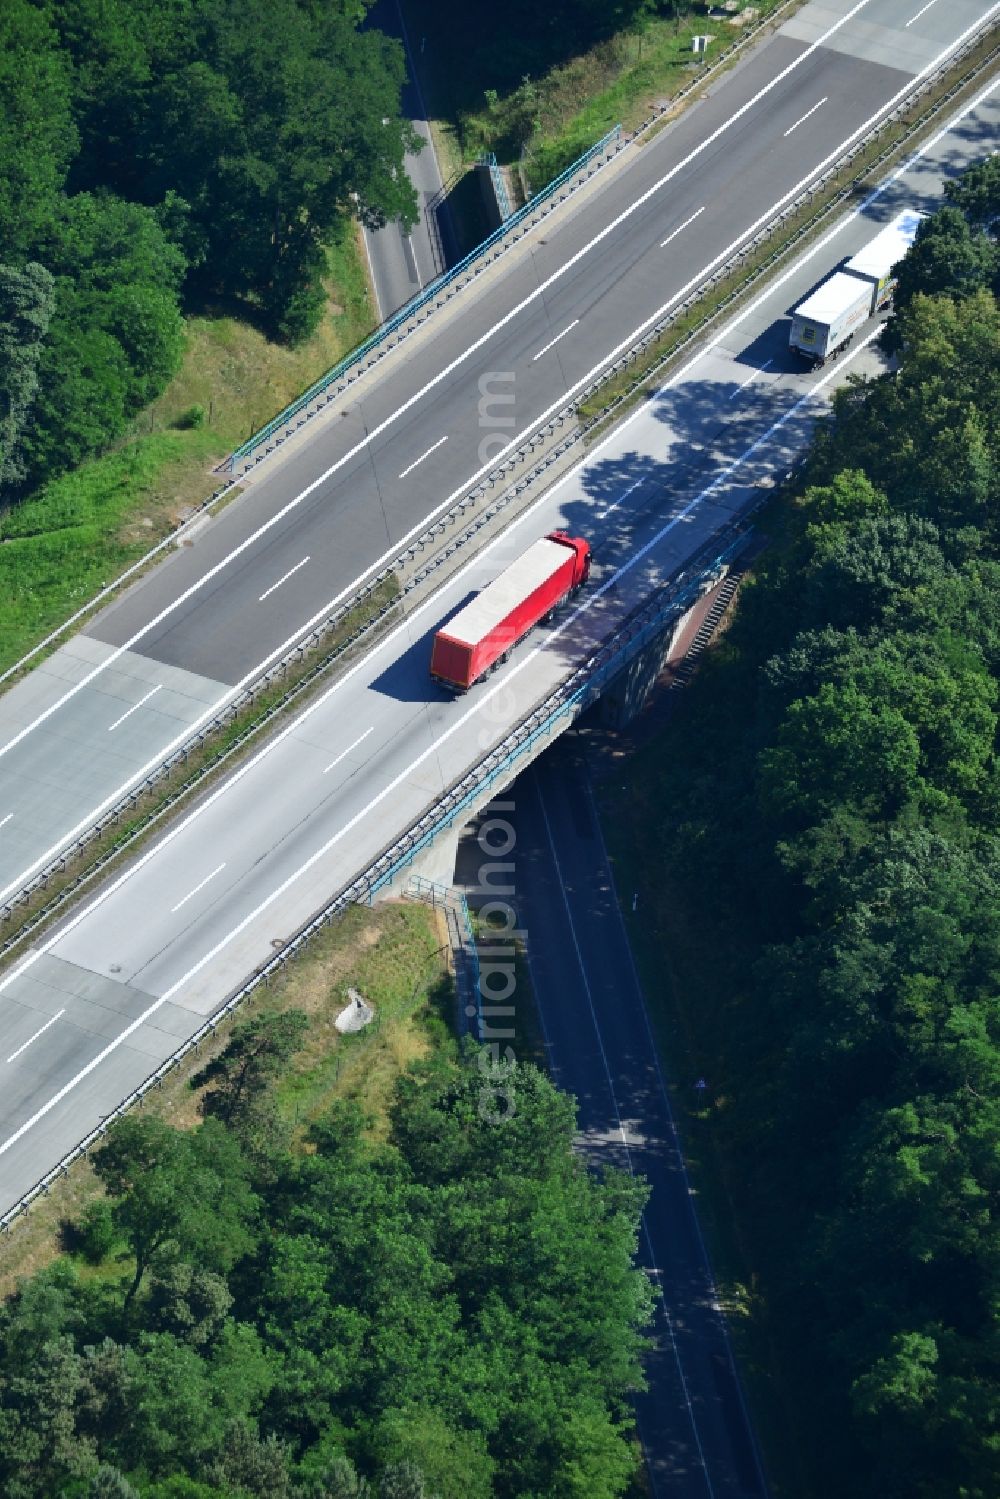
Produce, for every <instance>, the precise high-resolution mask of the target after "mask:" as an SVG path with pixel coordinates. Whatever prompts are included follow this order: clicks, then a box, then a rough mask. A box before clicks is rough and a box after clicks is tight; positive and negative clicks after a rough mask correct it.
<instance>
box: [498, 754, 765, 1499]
mask: <svg viewBox="0 0 1000 1499" xmlns="http://www.w3.org/2000/svg"><path fill="white" fill-rule="evenodd" d="M583 745H584V741H583V739H582V738H581V736H580V735H579V734H578V733H577V732H575V731H572V732H570V733H569V734H566V735H564V736H563V737H562V738H561V739H560V740H558V741H557V742H556V744H555V745H553V747H552V749H551V750H549V751H548V752H547V753H546V754H545V755H544V756H543V757H542V758H541V759H540V760H538V761H536V763H535V764H534V765H533V766H532V767H531V769H530V770H528V771H527V772H526V773H525V774H524V775H523V776H521V777H520V778H519V779H518V781H516V782H515V784H514V786H513V787H512V788H511V790H510V791H509V792H508V793H507V794H506V796H505V802H506V803H507V804H513V808H514V810H513V812H509V813H507V814H505V815H507V816H508V817H509V818H510V820H511V822H512V823H513V824H514V827H515V830H516V835H517V836H516V843H515V845H514V848H513V850H512V851H511V853H510V855H509V856H508V857H509V858H511V859H512V860H513V862H514V873H513V876H512V881H513V883H514V886H515V896H514V902H515V904H516V907H517V912H518V921H519V925H520V926H521V927H522V928H524V929H525V930H526V932H527V949H528V956H529V962H530V972H531V979H532V984H533V987H534V991H535V999H536V1002H537V1005H538V1009H539V1012H540V1015H541V1020H542V1025H543V1030H544V1033H545V1040H546V1046H547V1050H548V1054H549V1062H550V1066H551V1069H552V1072H553V1076H554V1077H555V1080H556V1082H557V1083H558V1084H559V1086H560V1087H561V1088H564V1089H566V1090H567V1091H568V1092H570V1093H572V1094H574V1095H575V1096H576V1099H577V1104H578V1111H579V1125H580V1132H581V1146H582V1149H583V1151H584V1152H585V1154H586V1156H587V1157H588V1159H589V1160H590V1161H591V1162H592V1164H594V1165H595V1166H601V1165H608V1164H613V1165H615V1166H617V1167H619V1168H620V1169H622V1170H625V1171H628V1172H631V1173H634V1174H636V1175H641V1176H643V1177H645V1178H646V1180H647V1182H648V1183H649V1185H650V1187H651V1189H652V1190H651V1195H650V1199H649V1203H648V1205H647V1208H646V1211H645V1214H644V1218H643V1225H642V1233H641V1237H640V1243H639V1260H640V1263H641V1264H642V1265H643V1266H644V1267H645V1269H646V1270H647V1272H648V1273H649V1275H650V1276H651V1277H652V1279H653V1281H654V1283H655V1284H656V1285H657V1286H658V1287H659V1289H660V1291H661V1292H662V1301H661V1303H660V1305H659V1308H658V1311H657V1315H656V1319H655V1322H654V1326H653V1329H652V1331H653V1336H654V1339H655V1346H654V1348H653V1350H652V1352H651V1353H650V1354H649V1355H648V1357H647V1359H646V1361H645V1370H646V1377H647V1380H648V1385H649V1389H648V1391H647V1393H645V1394H644V1395H641V1396H640V1397H639V1398H638V1400H637V1402H636V1414H637V1418H638V1425H639V1431H640V1435H641V1438H642V1445H643V1449H644V1452H645V1456H646V1463H647V1469H648V1472H649V1478H650V1484H651V1487H652V1489H653V1493H654V1495H655V1496H656V1499H712V1496H714V1499H744V1496H753V1495H758V1496H763V1495H765V1494H766V1492H767V1487H766V1481H765V1478H764V1473H763V1467H762V1463H761V1460H760V1456H759V1453H758V1450H757V1445H756V1441H755V1438H754V1434H753V1429H752V1426H751V1423H750V1417H749V1413H748V1410H747V1407H746V1404H745V1400H744V1395H743V1391H742V1387H741V1384H740V1381H739V1377H738V1373H737V1370H736V1366H735V1363H734V1360H733V1355H732V1350H731V1347H730V1342H729V1335H728V1331H727V1328H726V1323H725V1319H724V1317H723V1315H722V1313H721V1311H720V1309H719V1306H718V1300H717V1296H716V1289H715V1284H714V1281H713V1277H712V1271H711V1266H710V1264H709V1260H708V1255H707V1253H706V1249H705V1244H704V1241H703V1239H702V1235H701V1230H700V1228H699V1225H698V1219H697V1214H696V1211H695V1199H694V1197H693V1196H692V1192H691V1186H690V1181H689V1178H688V1175H687V1171H686V1167H685V1163H684V1154H683V1149H682V1144H681V1141H680V1139H679V1137H678V1134H677V1130H676V1128H675V1125H674V1119H673V1115H672V1113H671V1108H670V1100H669V1097H668V1095H667V1090H666V1086H665V1083H664V1078H663V1074H662V1072H661V1070H660V1065H659V1061H658V1058H657V1052H656V1046H655V1042H654V1040H653V1035H652V1031H651V1028H650V1023H649V1018H648V1015H647V1012H646V1006H645V1001H644V998H643V994H642V990H641V988H640V985H639V980H638V977H637V974H636V971H635V967H634V964H633V961H632V954H631V950H630V948H629V944H628V938H627V935H626V931H625V927H624V923H623V921H622V916H621V911H620V909H619V905H618V899H617V897H616V892H615V887H614V880H613V876H612V872H611V867H610V864H609V862H608V856H607V852H606V849H605V846H604V840H603V837H602V834H601V829H600V825H599V823H598V819H597V816H596V810H595V806H594V800H593V795H592V792H591V787H590V780H589V772H588V767H587V762H586V758H585V754H584V749H583ZM623 896H624V898H625V899H628V898H629V896H628V893H627V892H623ZM514 1045H515V1048H516V1042H515V1043H514Z"/></svg>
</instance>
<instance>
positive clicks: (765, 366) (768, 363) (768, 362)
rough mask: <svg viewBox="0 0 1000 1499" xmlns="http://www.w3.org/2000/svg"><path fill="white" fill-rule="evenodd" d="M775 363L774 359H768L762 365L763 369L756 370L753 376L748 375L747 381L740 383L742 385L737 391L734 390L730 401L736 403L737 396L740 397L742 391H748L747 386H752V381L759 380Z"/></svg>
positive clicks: (738, 386)
mask: <svg viewBox="0 0 1000 1499" xmlns="http://www.w3.org/2000/svg"><path fill="white" fill-rule="evenodd" d="M773 363H774V360H773V359H766V360H765V361H764V363H763V364H762V365H761V367H760V369H757V370H754V372H753V374H752V375H748V376H747V377H746V379H745V380H743V381H741V383H740V384H739V385H737V387H736V389H735V390H734V391H733V393H732V395H731V396H730V397H729V399H730V400H731V401H735V400H736V397H737V396H738V395H739V393H740V391H741V390H746V388H747V386H748V385H749V384H750V382H751V381H752V380H756V378H757V376H758V375H762V374H763V373H764V371H765V370H766V369H768V368H770V366H771V365H772V364H773Z"/></svg>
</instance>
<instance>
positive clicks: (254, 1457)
mask: <svg viewBox="0 0 1000 1499" xmlns="http://www.w3.org/2000/svg"><path fill="white" fill-rule="evenodd" d="M288 1458H289V1448H288V1447H286V1446H285V1445H284V1444H283V1443H282V1442H279V1441H277V1439H276V1438H275V1437H274V1436H269V1437H267V1438H265V1439H263V1440H262V1439H261V1437H260V1436H259V1435H258V1434H257V1432H256V1431H255V1430H254V1429H253V1427H251V1426H250V1425H248V1424H247V1422H246V1421H239V1420H237V1421H231V1422H230V1423H229V1425H228V1426H227V1428H226V1434H225V1438H224V1440H223V1444H222V1451H221V1452H220V1454H219V1455H218V1457H217V1458H216V1459H215V1460H214V1462H213V1463H212V1464H211V1465H210V1467H209V1469H208V1473H209V1477H210V1479H211V1481H212V1482H213V1483H215V1484H217V1485H218V1486H219V1487H220V1488H225V1487H228V1488H230V1489H237V1490H239V1491H240V1493H241V1494H242V1493H245V1494H255V1495H258V1496H259V1499H272V1496H273V1499H287V1496H288V1495H289V1494H290V1493H291V1480H290V1478H289V1473H288Z"/></svg>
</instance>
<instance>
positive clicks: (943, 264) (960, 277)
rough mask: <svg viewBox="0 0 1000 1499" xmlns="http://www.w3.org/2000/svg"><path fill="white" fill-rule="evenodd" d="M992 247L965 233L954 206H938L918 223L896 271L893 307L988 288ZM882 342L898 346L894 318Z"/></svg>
mask: <svg viewBox="0 0 1000 1499" xmlns="http://www.w3.org/2000/svg"><path fill="white" fill-rule="evenodd" d="M998 264H1000V261H998V257H997V251H996V247H995V245H993V243H992V242H991V241H990V239H989V238H988V237H987V236H986V235H985V234H982V233H975V232H974V231H973V230H972V229H970V227H969V224H968V221H967V219H966V217H965V215H964V214H963V213H962V211H961V210H960V209H959V208H951V207H948V208H942V209H940V210H939V211H938V212H937V213H935V214H932V215H931V216H930V217H929V218H926V219H923V220H922V221H921V223H920V224H919V226H918V228H917V234H916V239H915V240H914V243H913V245H912V247H911V248H910V250H909V251H908V252H907V254H906V257H905V258H904V259H903V260H902V261H901V262H900V265H899V267H898V269H897V278H898V279H897V284H896V291H895V294H894V296H895V304H896V307H897V309H898V310H899V311H903V310H904V309H905V308H907V307H908V306H909V305H910V303H911V302H912V301H913V299H914V297H915V296H916V295H917V294H918V293H920V294H922V295H924V296H938V295H940V294H941V293H944V294H946V295H947V296H951V297H963V296H968V295H969V293H971V292H974V291H978V290H979V289H981V288H983V287H988V286H990V285H991V284H992V281H993V278H994V276H995V275H996V274H997V268H998ZM886 332H887V335H888V336H887V338H886V343H887V344H888V346H889V347H892V348H896V349H898V348H900V347H902V339H903V338H904V337H905V329H904V325H903V324H902V323H901V322H900V320H899V319H898V318H895V319H892V320H891V321H890V322H889V323H888V324H887V325H886Z"/></svg>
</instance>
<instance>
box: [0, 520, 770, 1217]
mask: <svg viewBox="0 0 1000 1499" xmlns="http://www.w3.org/2000/svg"><path fill="white" fill-rule="evenodd" d="M730 530H732V531H734V532H736V533H737V534H736V535H735V537H734V539H733V540H732V541H730V542H729V543H728V544H727V545H725V546H722V547H721V548H720V542H721V540H722V535H723V534H728V532H727V533H722V534H720V536H719V537H717V538H716V539H715V540H714V541H713V542H712V543H710V544H709V545H708V546H706V547H705V548H703V549H702V552H701V553H699V554H698V556H697V558H696V559H694V560H693V561H692V563H691V564H690V566H689V570H686V571H684V572H682V573H680V574H679V575H678V576H677V577H676V578H674V579H672V580H671V582H670V583H669V584H667V585H666V587H665V588H664V589H663V590H661V591H660V593H659V594H657V595H655V596H653V597H652V598H651V599H647V600H646V601H645V603H643V604H642V605H640V606H639V607H638V608H637V609H635V610H634V611H633V612H632V614H631V615H629V617H628V618H627V619H626V620H624V621H623V622H622V623H621V624H620V625H619V626H618V627H617V628H616V630H615V632H614V633H613V634H612V635H611V636H610V637H609V639H608V641H607V642H605V644H604V645H603V646H602V647H600V648H599V649H598V650H597V651H596V652H595V653H594V654H593V655H592V656H591V657H590V658H589V660H588V661H586V662H585V663H583V665H581V666H580V667H578V668H577V669H576V670H575V671H574V672H572V673H571V674H570V676H569V677H568V678H567V680H566V682H565V683H563V684H562V685H561V686H560V687H558V688H557V689H556V690H555V691H554V692H552V693H550V694H549V695H548V697H546V698H545V699H544V700H543V701H542V702H541V703H540V704H538V705H537V706H536V707H535V708H534V709H533V710H532V712H531V713H529V714H528V715H527V716H526V717H525V718H524V719H523V720H522V722H521V723H520V724H518V725H517V726H516V727H515V728H514V729H513V730H511V732H510V733H509V734H507V735H506V736H505V738H504V739H503V740H502V741H501V743H500V744H499V745H497V746H496V748H495V749H494V750H492V751H491V752H490V753H489V754H488V755H486V756H485V757H484V758H483V759H482V760H481V761H480V762H479V763H478V764H477V765H476V766H474V767H473V768H472V769H471V770H470V771H468V772H467V773H466V775H465V776H463V777H462V779H461V780H460V781H459V782H457V783H456V785H455V786H453V787H452V788H451V790H450V791H448V792H446V793H445V794H444V795H443V796H441V797H439V798H437V799H436V800H435V801H434V802H433V803H432V804H431V805H430V806H429V807H428V808H427V809H426V811H425V812H424V813H422V814H421V816H420V817H419V818H418V819H417V820H416V821H415V822H414V823H412V824H411V826H410V827H409V828H408V829H407V830H406V832H404V833H403V834H402V836H401V837H399V838H397V839H395V840H394V841H393V843H391V844H390V845H388V846H387V847H386V848H385V849H384V850H383V851H382V853H380V854H379V855H378V856H377V857H376V858H375V859H374V860H373V861H372V863H371V864H370V865H369V866H368V868H367V869H365V870H364V871H363V872H362V873H361V874H360V875H358V876H357V878H356V879H354V880H352V881H351V883H350V884H349V885H347V886H346V887H345V888H344V889H343V890H341V891H340V892H338V894H336V895H335V896H334V897H333V898H332V899H331V900H330V901H329V902H327V903H326V904H325V905H324V906H323V907H322V908H321V909H320V910H319V911H318V912H317V913H316V914H315V915H314V916H312V917H310V918H309V919H308V920H307V921H306V922H304V923H303V924H302V926H300V927H299V929H298V931H297V932H295V933H294V934H293V936H291V937H290V938H289V939H288V941H287V942H286V943H285V944H284V945H283V946H282V947H281V948H280V949H279V950H278V951H277V952H275V953H274V954H273V955H272V956H271V957H270V958H268V960H267V961H266V962H265V963H263V964H261V965H260V966H259V967H257V968H256V969H255V970H254V971H253V973H252V974H251V975H250V976H249V977H248V978H247V979H246V980H245V981H244V982H243V983H242V984H241V985H240V986H239V988H237V989H236V990H234V991H233V993H231V994H230V995H229V996H228V997H227V999H226V1000H225V1001H224V1002H223V1003H222V1005H221V1006H220V1007H219V1009H218V1010H217V1011H216V1012H215V1014H214V1015H212V1016H211V1018H210V1019H208V1020H207V1021H205V1023H204V1024H203V1025H201V1026H200V1027H199V1028H198V1030H197V1031H196V1032H195V1033H194V1034H193V1035H192V1036H190V1037H189V1038H188V1039H187V1040H186V1041H185V1042H184V1043H183V1044H182V1045H181V1046H179V1047H178V1048H177V1050H176V1051H175V1052H173V1053H172V1055H171V1056H169V1057H168V1058H167V1059H166V1061H165V1062H162V1063H161V1064H160V1066H159V1067H157V1068H156V1069H155V1071H153V1072H151V1073H150V1074H149V1076H148V1077H147V1078H145V1079H144V1080H143V1081H142V1082H141V1083H140V1084H139V1086H138V1087H137V1088H134V1089H133V1090H132V1091H131V1092H130V1093H129V1094H128V1096H127V1097H126V1098H124V1099H123V1100H122V1101H121V1103H119V1104H118V1105H117V1107H116V1108H114V1109H113V1110H112V1111H111V1112H110V1113H109V1114H107V1115H106V1116H105V1117H104V1118H103V1119H102V1120H101V1121H100V1123H99V1124H98V1125H97V1126H96V1127H95V1128H94V1129H92V1130H90V1131H89V1132H88V1133H87V1135H85V1136H84V1138H83V1139H82V1140H81V1141H79V1142H78V1144H76V1145H75V1146H74V1147H73V1149H72V1150H70V1151H67V1153H66V1154H65V1155H64V1156H63V1157H62V1159H61V1160H60V1161H59V1162H57V1164H56V1165H55V1166H53V1167H52V1168H51V1170H49V1171H47V1172H46V1173H45V1174H44V1176H42V1177H40V1178H39V1180H38V1181H37V1182H35V1184H34V1185H33V1186H32V1187H30V1188H29V1190H28V1191H27V1192H26V1193H25V1194H24V1195H23V1197H21V1198H20V1200H19V1201H18V1202H17V1203H15V1204H14V1206H13V1207H11V1208H8V1209H7V1211H6V1212H5V1213H3V1214H0V1230H2V1231H4V1232H6V1231H9V1229H10V1227H11V1225H12V1223H14V1222H15V1221H16V1219H17V1218H19V1217H20V1216H21V1215H22V1214H24V1213H25V1212H26V1211H27V1210H28V1208H29V1207H30V1206H31V1204H32V1203H33V1202H34V1201H36V1199H37V1198H39V1197H41V1196H44V1195H45V1194H46V1193H47V1192H48V1190H49V1188H50V1187H51V1186H52V1185H53V1184H54V1183H55V1182H56V1181H58V1180H59V1179H60V1178H61V1177H63V1176H65V1174H66V1172H67V1171H68V1170H69V1168H70V1166H72V1165H73V1164H74V1162H76V1161H78V1160H79V1159H80V1158H81V1156H85V1155H87V1153H88V1152H89V1151H90V1150H91V1149H92V1148H93V1147H94V1146H95V1145H96V1144H98V1142H99V1141H100V1140H102V1139H103V1138H104V1136H105V1135H106V1134H107V1132H108V1130H109V1129H110V1127H111V1126H112V1125H113V1124H114V1123H115V1122H116V1121H117V1120H118V1119H121V1118H123V1117H124V1116H125V1114H127V1113H128V1112H129V1111H130V1110H131V1109H132V1108H134V1107H135V1106H136V1105H137V1104H141V1103H142V1100H143V1099H144V1098H145V1097H146V1095H147V1094H148V1093H149V1092H151V1090H152V1089H153V1088H157V1087H160V1086H161V1085H162V1083H163V1080H164V1078H165V1077H167V1076H168V1075H169V1074H170V1073H171V1072H172V1071H173V1070H174V1068H176V1067H178V1066H179V1065H180V1064H181V1062H183V1061H184V1060H185V1059H186V1058H187V1057H188V1056H190V1054H191V1053H192V1052H197V1051H198V1049H199V1047H200V1046H201V1045H202V1043H203V1042H205V1041H208V1040H210V1039H211V1038H212V1037H214V1035H215V1033H216V1031H217V1030H218V1028H219V1026H220V1024H221V1023H222V1022H223V1021H224V1020H226V1019H227V1018H228V1017H229V1016H230V1015H231V1014H232V1013H233V1012H234V1011H235V1010H236V1009H237V1008H238V1007H239V1006H240V1005H242V1004H243V1003H244V1002H245V1001H246V1000H248V999H250V998H251V997H252V996H253V995H254V994H255V993H256V991H257V990H258V989H259V988H261V987H262V986H263V987H265V988H266V987H267V985H268V984H269V982H270V980H271V978H272V977H273V976H274V975H275V974H276V973H278V972H279V971H280V970H281V968H283V967H284V965H285V964H286V963H287V962H289V961H290V960H291V959H293V958H294V957H296V956H297V954H298V953H299V952H301V951H302V949H303V948H304V947H305V945H306V944H307V943H308V942H309V940H310V939H311V938H312V937H313V936H314V935H315V934H316V933H317V932H319V931H321V930H322V929H323V928H324V927H326V926H328V925H329V923H330V922H331V921H333V920H334V919H335V918H336V917H337V916H339V915H340V914H341V913H342V912H343V911H345V910H346V909H347V908H348V907H349V906H351V905H357V904H359V903H362V902H364V903H366V904H369V903H370V902H371V901H372V900H373V898H374V897H375V895H376V894H377V893H378V891H379V890H381V889H383V888H384V887H385V886H386V885H387V884H389V883H390V882H391V881H392V880H393V879H394V878H396V876H397V875H398V874H399V873H401V872H402V871H403V870H404V869H406V868H408V867H409V866H410V865H411V864H412V862H413V860H414V859H415V858H416V857H417V855H418V854H419V853H420V852H421V850H422V849H424V848H425V847H426V846H427V845H428V844H429V843H431V842H432V841H433V839H434V838H436V837H437V836H438V835H439V833H441V832H442V831H444V829H446V828H450V827H452V826H453V825H454V823H455V821H456V820H457V819H458V818H459V817H460V816H461V815H462V814H463V812H464V811H465V810H466V809H467V808H468V807H469V806H471V805H472V804H473V803H474V802H476V801H478V800H480V799H481V797H482V795H483V792H484V791H486V790H489V788H490V787H491V786H492V785H494V784H495V783H496V782H497V780H498V779H500V778H501V777H502V776H506V775H507V774H509V772H510V770H511V769H512V767H513V766H514V765H515V764H516V763H517V762H518V761H519V760H521V759H523V758H524V756H525V755H526V754H528V753H529V752H530V751H532V750H533V749H534V748H535V747H536V746H537V744H538V743H539V742H540V740H541V739H543V738H546V739H547V738H549V737H551V735H552V734H553V733H554V732H556V728H557V725H560V724H561V721H562V720H565V721H566V723H569V722H571V721H572V720H573V719H574V718H575V717H577V716H578V714H579V713H581V712H582V711H583V709H584V708H585V707H586V706H588V704H589V702H590V701H593V700H594V698H596V697H597V696H598V695H599V693H600V691H601V689H602V688H603V686H604V685H605V684H606V683H607V681H608V680H610V678H611V677H613V676H616V675H617V674H618V672H619V671H621V670H622V669H623V668H624V667H625V666H626V665H627V664H628V662H629V661H630V660H631V659H632V658H633V656H634V655H636V654H637V653H638V651H640V650H641V649H642V648H643V646H645V645H646V644H648V642H649V641H650V640H651V639H652V638H653V637H654V636H655V635H656V634H658V633H659V632H660V631H662V630H663V628H664V626H665V623H666V622H667V621H668V620H669V619H672V618H674V617H676V616H677V615H678V614H679V613H683V612H684V609H685V608H687V607H688V603H689V602H690V601H693V600H694V599H695V598H696V597H697V596H698V594H699V593H700V592H703V591H704V586H705V584H706V582H707V580H709V579H710V578H712V577H713V576H716V575H718V573H719V572H720V570H721V569H722V568H724V567H725V566H726V564H727V562H728V559H729V558H730V557H731V556H733V555H735V554H736V553H737V552H738V551H740V550H741V549H742V548H743V547H744V546H745V545H746V542H747V539H748V535H749V533H748V531H747V530H746V528H745V526H744V525H743V523H742V522H741V523H740V524H739V525H738V526H734V527H732V528H730ZM716 548H720V549H719V550H718V551H717V550H716ZM690 568H695V569H697V571H696V572H694V573H692V572H691V571H690ZM465 917H466V921H468V909H467V908H466V912H465ZM469 935H470V937H471V935H472V933H471V923H469ZM472 945H473V947H474V945H475V944H474V940H473V944H472ZM475 961H476V964H477V965H478V958H477V959H476V960H475ZM474 972H475V974H476V979H477V982H476V991H477V994H478V992H479V985H478V966H477V967H476V968H475V969H474ZM481 1024H482V1022H481V1016H480V1017H479V1018H478V1025H479V1027H480V1030H481Z"/></svg>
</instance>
